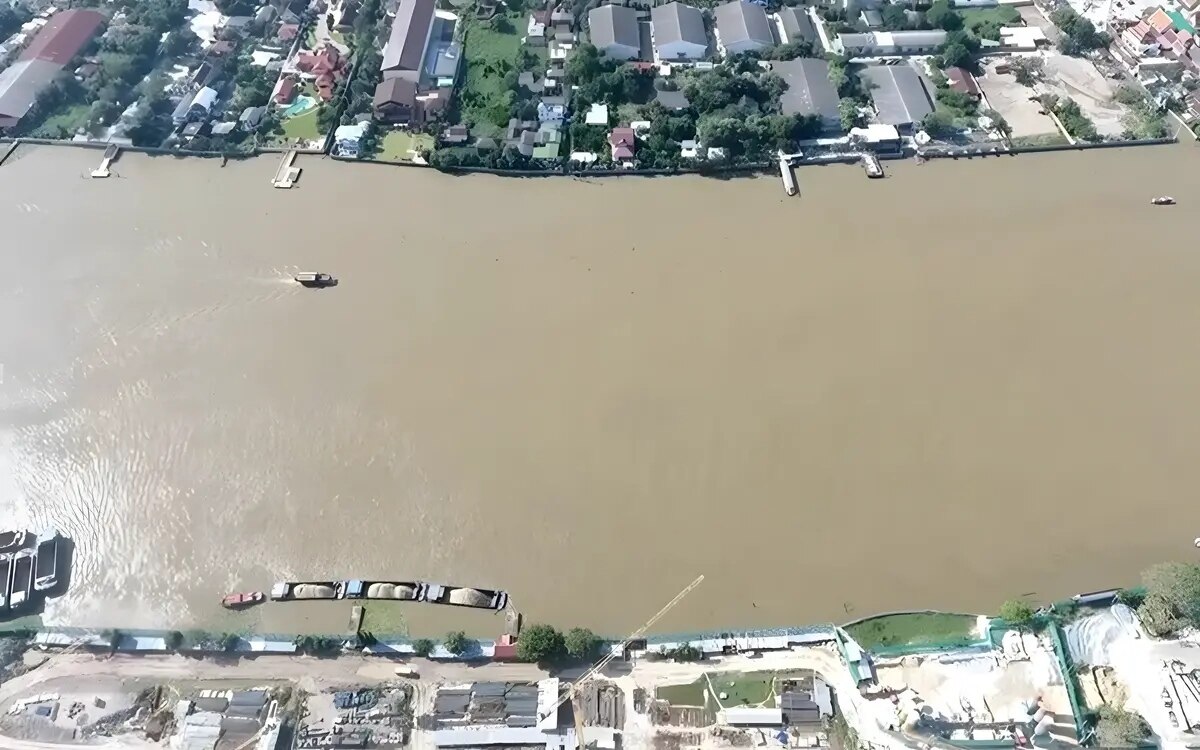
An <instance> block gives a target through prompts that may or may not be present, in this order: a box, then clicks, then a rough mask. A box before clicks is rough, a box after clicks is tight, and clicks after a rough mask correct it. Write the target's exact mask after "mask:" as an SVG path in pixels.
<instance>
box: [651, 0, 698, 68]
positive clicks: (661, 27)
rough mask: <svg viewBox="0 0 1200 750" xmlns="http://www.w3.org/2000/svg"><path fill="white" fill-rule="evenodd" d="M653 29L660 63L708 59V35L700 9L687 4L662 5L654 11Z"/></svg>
mask: <svg viewBox="0 0 1200 750" xmlns="http://www.w3.org/2000/svg"><path fill="white" fill-rule="evenodd" d="M650 29H651V34H653V38H654V57H655V59H657V60H661V61H664V62H670V61H672V60H703V59H704V58H705V57H707V56H708V32H706V31H705V30H704V15H703V14H702V13H701V12H700V9H699V8H693V7H692V6H690V5H684V4H683V3H668V4H666V5H659V6H658V7H656V8H653V9H652V10H651V11H650Z"/></svg>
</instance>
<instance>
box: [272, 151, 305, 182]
mask: <svg viewBox="0 0 1200 750" xmlns="http://www.w3.org/2000/svg"><path fill="white" fill-rule="evenodd" d="M296 156H297V152H296V149H289V150H288V151H287V152H285V153H284V155H283V158H282V159H280V161H279V169H277V170H275V179H273V180H271V184H272V185H274V186H275V187H277V188H281V189H283V190H287V189H289V188H291V187H292V186H293V185H295V184H296V180H299V179H300V167H297V166H293V165H294V164H295V163H296Z"/></svg>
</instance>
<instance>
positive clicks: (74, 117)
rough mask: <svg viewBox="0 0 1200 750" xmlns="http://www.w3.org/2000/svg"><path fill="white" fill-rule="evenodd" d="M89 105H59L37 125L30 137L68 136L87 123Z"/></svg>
mask: <svg viewBox="0 0 1200 750" xmlns="http://www.w3.org/2000/svg"><path fill="white" fill-rule="evenodd" d="M90 110H91V107H90V106H89V105H87V104H72V105H69V106H64V107H60V108H59V109H57V110H55V112H54V114H52V115H50V116H49V117H47V118H46V119H45V121H44V122H42V124H41V125H38V126H37V127H36V128H34V129H33V130H32V131H30V133H29V135H30V137H31V138H70V137H72V136H73V135H75V131H76V130H78V129H79V128H81V127H83V126H84V125H85V124H86V123H87V118H88V112H89V111H90Z"/></svg>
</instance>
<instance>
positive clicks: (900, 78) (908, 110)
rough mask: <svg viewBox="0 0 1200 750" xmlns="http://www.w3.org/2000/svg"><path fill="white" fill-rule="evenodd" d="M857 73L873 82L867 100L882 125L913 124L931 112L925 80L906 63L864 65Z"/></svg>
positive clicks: (902, 125)
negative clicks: (873, 104) (869, 97)
mask: <svg viewBox="0 0 1200 750" xmlns="http://www.w3.org/2000/svg"><path fill="white" fill-rule="evenodd" d="M859 75H860V76H861V77H863V78H865V79H866V80H867V81H868V82H870V83H871V84H872V85H873V88H872V89H871V99H872V101H874V103H875V110H876V111H877V112H878V113H879V121H880V122H882V123H884V124H886V125H895V126H897V127H904V126H906V125H913V124H916V123H919V122H920V121H921V119H922V118H924V117H925V115H927V114H929V113H930V112H932V111H933V103H932V102H931V101H930V99H929V92H928V91H927V90H926V88H925V83H924V82H923V81H922V80H921V77H920V76H919V75H918V74H917V71H916V70H914V69H913V68H912V67H910V66H908V65H868V66H866V67H865V68H863V69H862V71H860V72H859Z"/></svg>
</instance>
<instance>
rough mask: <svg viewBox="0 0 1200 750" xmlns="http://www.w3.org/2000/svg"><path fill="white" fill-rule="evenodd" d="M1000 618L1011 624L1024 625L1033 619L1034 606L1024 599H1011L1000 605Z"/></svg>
mask: <svg viewBox="0 0 1200 750" xmlns="http://www.w3.org/2000/svg"><path fill="white" fill-rule="evenodd" d="M1000 619H1002V620H1004V621H1005V622H1007V623H1009V624H1010V625H1016V626H1017V627H1024V626H1025V625H1028V624H1029V621H1030V620H1032V619H1033V607H1031V606H1029V602H1027V601H1025V600H1024V599H1009V600H1008V601H1006V602H1005V603H1004V604H1001V605H1000Z"/></svg>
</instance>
